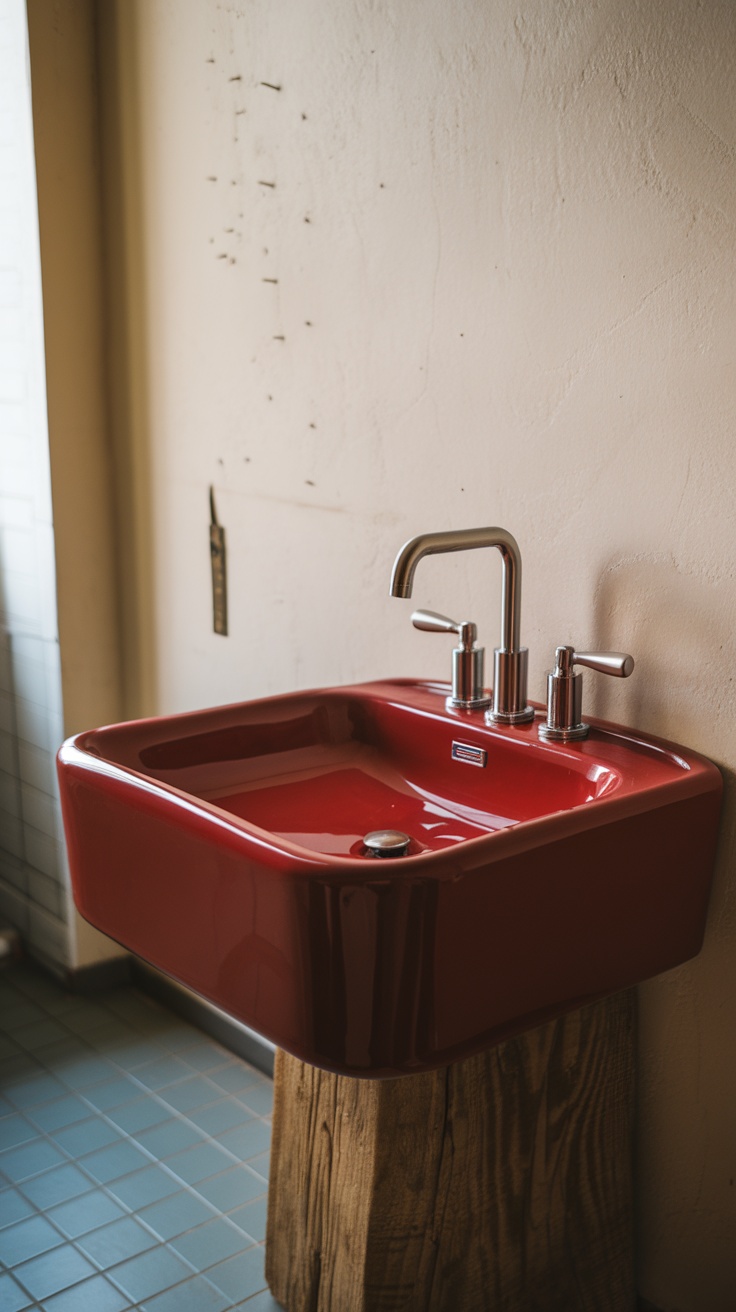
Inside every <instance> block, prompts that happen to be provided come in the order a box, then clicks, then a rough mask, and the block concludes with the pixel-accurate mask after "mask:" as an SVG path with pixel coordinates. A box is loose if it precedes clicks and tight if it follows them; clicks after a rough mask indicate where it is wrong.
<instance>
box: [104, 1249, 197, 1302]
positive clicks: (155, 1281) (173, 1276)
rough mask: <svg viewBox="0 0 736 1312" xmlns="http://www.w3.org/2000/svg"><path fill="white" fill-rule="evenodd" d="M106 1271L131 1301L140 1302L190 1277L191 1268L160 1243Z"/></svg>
mask: <svg viewBox="0 0 736 1312" xmlns="http://www.w3.org/2000/svg"><path fill="white" fill-rule="evenodd" d="M107 1274H108V1278H109V1279H110V1280H112V1282H113V1284H115V1285H117V1286H119V1288H120V1289H122V1291H123V1293H124V1294H127V1295H128V1297H129V1298H131V1299H132V1300H133V1302H141V1300H143V1299H146V1298H151V1297H152V1296H153V1295H154V1294H160V1293H161V1292H162V1291H163V1290H164V1289H169V1288H170V1286H171V1285H178V1284H180V1283H181V1281H182V1280H186V1279H187V1277H188V1276H191V1274H192V1268H191V1267H190V1266H189V1265H188V1264H187V1263H186V1262H182V1260H181V1258H180V1257H177V1255H176V1253H172V1252H171V1250H170V1249H169V1248H164V1247H163V1246H159V1247H158V1248H154V1249H152V1250H151V1251H150V1252H148V1253H141V1255H140V1256H139V1257H133V1258H131V1259H130V1260H129V1261H128V1262H123V1263H121V1265H120V1266H116V1267H113V1268H112V1270H111V1271H109V1272H108V1273H107Z"/></svg>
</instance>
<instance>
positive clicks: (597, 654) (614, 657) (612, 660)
mask: <svg viewBox="0 0 736 1312" xmlns="http://www.w3.org/2000/svg"><path fill="white" fill-rule="evenodd" d="M560 652H572V656H571V658H570V664H571V665H585V666H586V668H587V669H589V670H597V671H598V673H599V674H612V675H614V677H615V678H617V679H628V677H629V675H630V674H631V673H632V671H633V669H634V657H633V656H629V655H628V654H627V652H625V651H573V649H572V648H571V647H558V648H557V653H556V657H555V659H556V661H557V665H558V666H559V663H560ZM563 659H564V658H563Z"/></svg>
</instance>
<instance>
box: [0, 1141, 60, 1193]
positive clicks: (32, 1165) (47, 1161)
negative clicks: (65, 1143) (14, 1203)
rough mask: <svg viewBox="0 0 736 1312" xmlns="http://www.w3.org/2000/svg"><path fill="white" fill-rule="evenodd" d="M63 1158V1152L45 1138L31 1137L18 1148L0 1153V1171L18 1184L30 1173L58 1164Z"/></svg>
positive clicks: (46, 1169) (33, 1173)
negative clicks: (31, 1138)
mask: <svg viewBox="0 0 736 1312" xmlns="http://www.w3.org/2000/svg"><path fill="white" fill-rule="evenodd" d="M64 1160H65V1158H64V1154H63V1153H61V1152H59V1149H58V1148H55V1147H54V1145H53V1144H52V1143H49V1142H48V1140H47V1139H33V1140H31V1142H30V1143H26V1144H22V1145H21V1147H20V1148H8V1149H7V1150H6V1151H5V1152H4V1153H0V1171H2V1173H3V1175H5V1176H7V1178H8V1179H9V1180H12V1181H13V1183H14V1184H20V1183H21V1181H22V1180H28V1179H29V1178H30V1177H31V1176H32V1175H39V1174H40V1172H41V1171H48V1170H49V1169H50V1168H51V1167H52V1166H60V1165H61V1163H62V1162H63V1161H64Z"/></svg>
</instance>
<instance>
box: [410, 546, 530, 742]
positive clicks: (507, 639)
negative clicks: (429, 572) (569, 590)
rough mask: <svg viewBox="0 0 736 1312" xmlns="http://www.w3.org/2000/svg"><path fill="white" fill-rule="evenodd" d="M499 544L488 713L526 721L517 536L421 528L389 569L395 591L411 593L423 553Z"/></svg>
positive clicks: (494, 719)
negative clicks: (497, 621) (497, 618)
mask: <svg viewBox="0 0 736 1312" xmlns="http://www.w3.org/2000/svg"><path fill="white" fill-rule="evenodd" d="M476 547H496V548H497V549H498V550H499V551H500V552H501V560H502V562H503V587H502V592H501V646H500V647H497V648H496V649H495V651H494V653H493V705H492V707H491V708H490V710H488V711H486V719H487V720H488V721H489V722H490V723H495V724H524V723H526V722H527V721H528V720H533V719H534V708H533V707H532V706H528V705H527V700H526V681H527V661H528V655H529V653H528V650H527V648H526V647H522V646H521V645H520V639H519V628H520V615H521V555H520V553H519V548H518V545H517V543H516V540H515V539H514V538H512V536H511V534H510V533H507V532H506V530H505V529H504V528H461V529H454V530H451V531H450V532H447V533H420V534H419V536H418V537H416V538H411V539H410V540H409V542H406V543H404V546H403V547H402V548H401V551H400V552H399V554H398V556H397V557H396V560H395V561H394V568H393V573H392V575H391V595H392V597H410V596H411V590H412V584H413V582H414V571H415V570H416V567H417V565H418V564H419V561H420V560H421V559H422V556H432V555H437V554H441V553H444V552H446V551H472V550H474V549H475V548H476Z"/></svg>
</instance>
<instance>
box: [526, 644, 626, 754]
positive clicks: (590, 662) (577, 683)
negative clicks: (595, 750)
mask: <svg viewBox="0 0 736 1312" xmlns="http://www.w3.org/2000/svg"><path fill="white" fill-rule="evenodd" d="M574 665H584V666H586V667H587V669H589V670H597V671H598V673H599V674H613V675H614V676H615V677H616V678H617V679H628V677H629V675H630V674H631V672H632V670H633V668H634V658H633V656H628V655H627V654H626V652H623V651H575V648H574V647H558V648H557V651H556V653H555V668H554V669H553V670H550V671H549V673H548V674H547V721H546V723H545V724H540V726H539V736H540V738H551V739H553V740H556V741H557V740H560V739H561V740H562V741H565V742H567V741H569V740H570V739H574V738H587V736H588V734H589V733H590V725H589V724H584V723H583V721H582V719H581V712H582V704H583V676H582V674H576V673H575V671H574V669H573V666H574Z"/></svg>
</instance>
